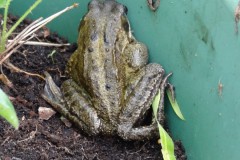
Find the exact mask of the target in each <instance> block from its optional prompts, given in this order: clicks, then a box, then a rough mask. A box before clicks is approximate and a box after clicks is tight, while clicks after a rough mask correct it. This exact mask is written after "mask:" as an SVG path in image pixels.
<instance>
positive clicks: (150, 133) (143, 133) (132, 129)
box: [118, 64, 170, 140]
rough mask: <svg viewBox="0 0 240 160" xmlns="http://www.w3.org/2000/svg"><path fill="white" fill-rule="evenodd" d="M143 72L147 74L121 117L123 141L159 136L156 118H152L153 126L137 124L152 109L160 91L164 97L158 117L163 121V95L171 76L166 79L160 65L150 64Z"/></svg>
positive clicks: (130, 96)
mask: <svg viewBox="0 0 240 160" xmlns="http://www.w3.org/2000/svg"><path fill="white" fill-rule="evenodd" d="M143 70H144V72H145V74H144V75H143V76H142V78H141V80H140V81H139V82H138V83H137V85H136V87H135V89H134V90H133V91H132V93H131V94H130V95H129V96H128V97H129V99H128V101H127V103H126V106H125V108H124V109H123V110H122V112H121V114H120V116H119V126H118V134H119V136H121V137H122V138H123V139H127V140H144V139H151V138H153V137H156V136H158V130H157V124H156V121H155V119H154V117H152V122H151V124H145V125H140V126H136V124H137V123H138V122H139V120H141V119H143V118H144V116H146V115H145V113H146V111H147V110H150V109H151V108H150V106H151V104H152V101H153V99H154V97H155V96H156V94H157V92H158V91H159V89H161V93H160V94H161V96H162V97H161V100H160V104H161V105H160V106H161V109H159V111H158V114H159V116H158V117H159V119H161V117H162V116H163V113H159V112H161V111H162V110H163V109H162V108H163V105H164V96H163V95H164V90H165V88H166V87H167V86H168V82H167V78H168V77H169V76H170V75H168V76H166V77H165V78H164V77H163V76H164V70H163V69H162V67H161V66H160V65H158V64H148V65H147V66H146V67H145V68H143Z"/></svg>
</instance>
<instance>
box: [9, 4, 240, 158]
mask: <svg viewBox="0 0 240 160" xmlns="http://www.w3.org/2000/svg"><path fill="white" fill-rule="evenodd" d="M33 2H34V0H28V1H27V2H26V0H14V1H13V2H12V6H11V7H12V8H11V12H12V13H14V14H17V15H21V14H22V13H23V11H24V10H26V8H28V6H30V4H32V3H33ZM74 2H77V3H79V7H78V8H77V9H75V10H72V11H69V12H67V13H66V14H64V15H63V16H61V17H59V18H58V19H56V20H54V21H53V22H52V23H51V24H49V25H48V27H50V28H51V30H52V31H57V32H58V33H59V34H60V35H62V36H64V37H66V38H68V39H69V40H70V41H71V42H73V41H76V40H77V39H76V38H77V34H78V33H77V28H78V24H79V21H80V19H81V17H82V16H83V15H84V13H86V11H87V3H88V2H89V1H87V0H81V1H74V0H68V1H66V0H51V1H47V0H43V2H42V3H41V5H40V6H39V7H38V8H37V9H36V10H34V11H33V13H32V15H31V16H30V17H31V18H38V17H40V16H43V17H47V16H48V15H50V14H52V13H55V12H56V11H58V10H60V9H62V8H65V7H66V6H69V5H71V4H73V3H74ZM119 2H121V3H124V4H125V5H126V6H127V7H128V9H129V12H128V17H129V20H130V22H131V25H132V30H133V32H134V35H135V36H136V38H137V39H138V40H139V41H142V42H144V43H145V44H146V45H147V46H148V48H149V52H150V61H154V62H158V63H160V64H161V65H162V66H163V67H164V68H165V70H166V72H173V73H174V75H173V76H172V77H171V83H172V84H174V85H175V87H176V96H177V101H178V103H179V105H180V107H181V110H182V112H183V114H184V116H185V118H186V121H181V120H179V119H178V118H177V117H176V115H175V114H174V113H173V111H172V109H171V108H170V107H169V106H167V107H166V112H167V113H166V114H167V119H168V124H169V126H170V129H171V132H172V134H173V137H174V138H175V139H180V140H182V142H183V144H184V146H185V149H186V153H187V156H188V159H189V160H229V159H231V160H238V159H239V157H240V153H239V148H240V92H239V90H240V62H239V61H240V37H239V36H240V35H237V34H236V32H235V21H234V11H235V8H236V7H237V4H238V0H231V1H229V0H211V1H209V0H199V1H193V0H171V1H167V0H163V1H161V5H160V7H159V9H158V11H157V12H152V11H150V10H149V9H148V6H147V3H146V0H141V1H140V0H131V1H130V0H119ZM19 6H20V7H19ZM238 28H239V29H240V27H238ZM221 85H222V86H223V88H221Z"/></svg>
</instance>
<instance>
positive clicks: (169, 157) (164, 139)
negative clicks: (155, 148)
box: [158, 123, 176, 160]
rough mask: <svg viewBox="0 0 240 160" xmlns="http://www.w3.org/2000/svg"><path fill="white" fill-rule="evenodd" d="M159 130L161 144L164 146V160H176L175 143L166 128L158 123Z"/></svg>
mask: <svg viewBox="0 0 240 160" xmlns="http://www.w3.org/2000/svg"><path fill="white" fill-rule="evenodd" d="M158 129H159V133H160V142H161V145H162V150H161V151H162V155H163V159H164V160H176V157H175V155H174V143H173V140H172V138H171V137H170V136H169V135H168V133H167V132H166V131H165V130H164V128H163V127H162V126H161V125H160V124H159V123H158Z"/></svg>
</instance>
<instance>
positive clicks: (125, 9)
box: [123, 6, 128, 14]
mask: <svg viewBox="0 0 240 160" xmlns="http://www.w3.org/2000/svg"><path fill="white" fill-rule="evenodd" d="M123 9H124V13H125V14H127V13H128V8H127V7H126V6H123Z"/></svg>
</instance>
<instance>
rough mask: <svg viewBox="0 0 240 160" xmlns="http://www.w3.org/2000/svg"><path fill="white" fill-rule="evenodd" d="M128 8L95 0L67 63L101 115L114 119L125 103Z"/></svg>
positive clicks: (70, 72) (114, 120) (75, 79)
mask: <svg viewBox="0 0 240 160" xmlns="http://www.w3.org/2000/svg"><path fill="white" fill-rule="evenodd" d="M125 12H126V8H125V7H124V6H123V5H121V4H119V3H117V2H115V1H104V2H100V1H98V0H93V1H92V2H91V3H90V4H89V12H88V13H87V14H86V15H85V17H84V18H83V20H82V21H81V24H80V29H79V39H78V49H77V51H76V52H75V53H74V54H73V56H72V57H71V58H70V61H69V63H68V72H69V74H70V77H71V78H72V79H73V80H74V81H76V82H77V83H78V84H79V85H81V86H83V87H84V88H85V89H86V90H87V91H88V92H89V94H90V96H91V97H92V100H93V104H94V106H95V108H96V109H97V110H98V111H99V112H101V113H102V117H103V118H104V119H108V120H110V121H112V122H113V123H117V117H118V116H117V115H118V114H119V112H120V109H121V105H122V103H124V99H123V97H124V95H123V93H124V91H123V89H124V77H125V76H124V68H123V65H122V53H123V50H124V48H125V46H126V45H127V44H128V43H129V41H130V40H131V33H130V27H129V22H128V19H127V17H126V15H125ZM114 118H115V119H114Z"/></svg>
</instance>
